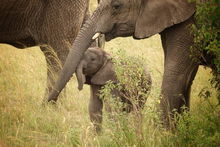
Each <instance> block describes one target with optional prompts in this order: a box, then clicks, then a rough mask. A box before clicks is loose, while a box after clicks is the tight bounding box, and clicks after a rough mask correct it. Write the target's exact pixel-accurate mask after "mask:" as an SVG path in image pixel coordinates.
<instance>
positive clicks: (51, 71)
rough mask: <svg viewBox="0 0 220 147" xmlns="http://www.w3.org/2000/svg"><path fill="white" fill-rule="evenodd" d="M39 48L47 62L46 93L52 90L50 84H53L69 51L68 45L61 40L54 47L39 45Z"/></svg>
mask: <svg viewBox="0 0 220 147" xmlns="http://www.w3.org/2000/svg"><path fill="white" fill-rule="evenodd" d="M40 48H41V51H42V52H43V53H44V55H45V59H46V63H47V92H46V93H45V95H47V93H48V92H50V91H51V90H52V86H53V85H55V81H56V79H57V77H58V75H59V73H60V71H61V69H62V67H63V65H64V63H65V60H66V57H67V55H68V53H69V45H68V43H64V42H63V43H60V44H57V46H54V47H51V46H41V47H40ZM58 48H59V49H58Z"/></svg>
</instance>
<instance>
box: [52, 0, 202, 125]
mask: <svg viewBox="0 0 220 147" xmlns="http://www.w3.org/2000/svg"><path fill="white" fill-rule="evenodd" d="M194 13H195V4H194V3H189V2H188V0H132V1H128V0H101V2H100V4H99V6H98V7H97V9H96V11H95V12H94V13H93V15H92V16H91V17H90V18H89V20H88V21H87V22H86V25H84V27H83V28H82V29H81V31H80V32H79V34H78V36H77V38H76V40H75V43H74V45H73V46H72V48H71V51H70V53H69V55H68V59H67V60H66V63H65V66H64V68H63V71H62V73H61V75H60V77H59V80H58V81H57V83H56V85H55V87H54V90H53V91H52V92H51V93H50V96H49V98H48V99H49V101H51V100H53V101H56V100H57V97H58V95H59V93H60V92H61V90H62V89H63V88H64V86H65V85H66V83H67V82H68V81H69V79H70V78H71V76H72V74H73V73H74V72H75V70H76V67H77V65H78V64H79V62H80V59H81V57H82V56H83V53H84V52H85V51H86V49H87V48H88V47H89V45H90V43H91V41H92V38H93V36H94V34H96V33H102V34H105V36H106V40H107V41H109V40H111V39H113V38H116V37H126V36H133V37H134V38H135V39H144V38H148V37H150V36H152V35H154V34H157V33H160V36H161V41H162V46H163V50H164V56H165V58H164V59H165V60H164V74H163V82H162V87H161V88H162V92H161V95H162V99H161V103H160V108H161V110H162V119H163V121H164V125H166V126H167V127H170V126H171V123H170V122H171V121H170V120H172V118H173V111H172V110H174V109H176V110H177V112H179V113H181V112H182V110H181V107H182V106H184V105H185V106H186V107H189V98H190V88H191V85H192V81H193V79H194V77H195V75H196V72H197V70H198V66H199V65H198V64H197V63H195V62H194V61H193V60H192V59H191V58H190V46H191V45H192V44H193V36H192V35H191V34H190V29H189V27H188V26H189V25H190V24H193V23H194V18H193V15H194Z"/></svg>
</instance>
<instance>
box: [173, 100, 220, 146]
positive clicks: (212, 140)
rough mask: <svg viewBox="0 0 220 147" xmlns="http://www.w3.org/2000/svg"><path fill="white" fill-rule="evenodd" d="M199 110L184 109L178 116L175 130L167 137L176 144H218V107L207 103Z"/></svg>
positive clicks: (219, 126) (219, 129)
mask: <svg viewBox="0 0 220 147" xmlns="http://www.w3.org/2000/svg"><path fill="white" fill-rule="evenodd" d="M203 104H204V105H206V103H203ZM199 110H200V111H199V112H187V111H186V112H184V114H183V115H181V116H179V119H178V123H177V131H176V133H175V134H173V136H170V138H169V139H171V140H172V141H174V142H175V144H176V146H210V147H215V146H219V145H220V124H219V122H220V107H213V105H209V104H208V105H207V106H206V107H201V108H199Z"/></svg>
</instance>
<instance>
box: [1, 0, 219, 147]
mask: <svg viewBox="0 0 220 147" xmlns="http://www.w3.org/2000/svg"><path fill="white" fill-rule="evenodd" d="M91 5H92V8H93V9H94V7H95V0H92V3H91ZM117 49H125V50H126V52H127V53H128V54H130V55H133V56H136V55H141V56H143V57H145V58H146V60H145V61H146V63H145V64H146V66H148V68H149V69H150V72H151V75H152V79H153V88H152V91H151V94H150V96H149V99H148V102H147V104H146V109H145V110H144V111H143V114H145V116H144V118H143V120H144V121H143V123H142V126H143V128H142V132H143V135H142V137H137V136H135V135H137V134H136V133H135V131H134V132H132V131H128V130H129V129H132V128H131V127H132V125H133V126H135V121H132V120H134V119H133V118H132V117H133V116H132V114H130V115H129V117H126V121H128V122H129V123H130V124H129V125H128V122H127V123H126V122H124V120H125V119H124V117H123V116H122V118H121V119H122V120H118V122H115V123H117V127H113V126H114V124H113V123H112V122H109V121H108V119H107V118H105V121H104V127H103V133H102V134H101V135H100V136H96V135H95V133H94V131H93V129H92V124H91V122H90V120H89V116H88V110H87V107H88V101H89V96H90V95H89V93H90V92H89V87H88V86H85V88H84V90H83V91H81V92H79V91H78V89H77V85H76V80H75V76H74V77H73V78H72V80H71V81H70V82H69V83H68V85H67V88H66V95H65V96H63V97H62V98H61V99H60V100H59V102H58V104H57V105H56V106H51V105H46V106H42V105H41V104H42V100H43V97H44V91H45V87H46V62H45V58H44V56H43V54H42V53H41V51H40V49H39V48H38V47H33V48H29V49H25V50H18V49H16V48H14V47H11V46H9V45H4V44H1V45H0V147H1V146H51V147H52V146H135V145H136V146H176V145H185V146H195V145H197V144H198V142H199V141H203V143H204V144H203V145H204V146H205V145H206V144H208V143H210V142H211V143H213V144H214V143H215V144H218V145H219V140H220V139H219V136H220V135H219V134H220V133H219V132H217V134H215V133H216V132H215V131H214V135H210V136H211V137H212V138H211V139H212V140H211V139H210V140H211V141H210V142H208V141H207V142H204V139H203V138H202V137H201V138H199V139H200V140H197V139H198V138H196V139H193V138H192V137H191V138H190V137H189V136H187V135H186V134H183V132H186V131H188V130H187V129H188V128H187V127H186V126H185V125H184V122H182V125H181V127H180V128H179V132H180V133H177V134H171V133H169V132H167V131H162V130H161V129H159V128H158V127H156V125H155V123H156V122H154V118H155V117H156V113H154V104H155V103H157V102H158V101H159V94H160V85H161V80H162V73H163V51H162V47H161V42H160V36H159V35H155V36H153V37H151V38H149V39H145V40H140V41H135V40H133V39H132V38H118V39H115V40H113V41H111V42H108V43H106V50H107V51H109V50H117ZM210 76H211V75H210V73H209V70H208V69H207V70H206V69H204V68H200V70H199V72H198V74H197V76H196V79H195V81H194V83H193V87H192V94H191V95H192V99H191V106H192V109H191V113H192V116H198V117H199V119H198V121H197V117H189V116H187V115H186V116H185V117H186V118H188V120H191V119H193V121H191V122H192V124H193V123H194V124H193V125H194V126H197V125H201V124H200V122H204V128H205V126H206V125H208V126H209V125H210V124H209V123H207V120H206V119H205V118H206V117H202V116H203V115H206V116H210V120H211V121H212V118H213V120H214V121H212V124H213V123H214V124H215V121H218V122H219V119H217V118H220V117H219V114H216V113H212V112H213V111H212V109H213V108H211V107H212V106H211V105H209V102H207V101H205V100H204V99H202V98H199V97H198V94H199V92H200V91H201V89H202V88H204V87H210V85H209V82H208V79H209V78H210ZM174 82H175V81H174ZM214 97H215V96H213V98H212V99H211V100H210V101H211V103H215V98H214ZM200 108H202V109H200ZM205 110H207V111H205ZM210 110H211V111H210ZM216 112H219V110H218V111H216ZM201 114H203V115H201ZM215 116H218V117H215ZM104 117H106V116H104ZM203 119H204V120H203ZM194 120H196V121H194ZM122 122H123V123H122ZM121 123H122V124H123V125H122V124H121ZM205 123H206V124H205ZM126 124H127V125H126ZM219 124H220V123H219ZM125 126H126V127H125ZM201 126H203V125H201ZM213 126H215V125H213ZM190 127H192V126H190V125H189V128H190ZM116 128H117V129H116ZM192 128H193V127H192ZM194 128H196V127H194ZM184 129H185V130H184ZM214 129H216V128H215V127H214ZM218 129H219V128H217V130H218ZM123 130H126V131H123ZM200 130H201V131H200V132H201V134H200V135H201V136H202V135H203V134H205V135H206V133H204V132H206V130H202V128H201V129H200ZM208 131H209V130H208ZM193 132H194V134H193ZM193 132H191V133H192V134H193V135H195V136H196V137H197V135H199V134H198V133H195V132H196V129H195V130H194V131H193ZM181 133H182V134H181ZM180 135H182V136H180ZM213 136H214V137H213ZM181 137H182V138H181ZM184 137H185V138H184ZM187 137H189V138H187ZM205 137H209V136H208V135H206V136H205ZM184 139H186V140H184ZM190 139H191V140H192V141H191V142H189V140H190ZM217 139H219V140H217ZM140 142H143V143H140ZM200 145H202V144H200ZM203 145H202V146H203Z"/></svg>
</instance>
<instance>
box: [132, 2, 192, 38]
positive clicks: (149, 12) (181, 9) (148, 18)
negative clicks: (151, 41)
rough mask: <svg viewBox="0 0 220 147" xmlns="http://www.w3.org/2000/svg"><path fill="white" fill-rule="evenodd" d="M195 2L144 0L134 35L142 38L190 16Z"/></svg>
mask: <svg viewBox="0 0 220 147" xmlns="http://www.w3.org/2000/svg"><path fill="white" fill-rule="evenodd" d="M194 12H195V3H189V2H188V0H142V1H141V9H140V13H139V16H138V18H137V21H136V26H135V34H134V37H135V38H137V39H142V38H146V37H150V36H152V35H154V34H157V33H159V32H162V31H163V30H164V29H165V28H167V27H170V26H172V25H174V24H178V23H180V22H183V21H185V20H187V19H188V18H190V17H191V16H192V15H193V14H194Z"/></svg>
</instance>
